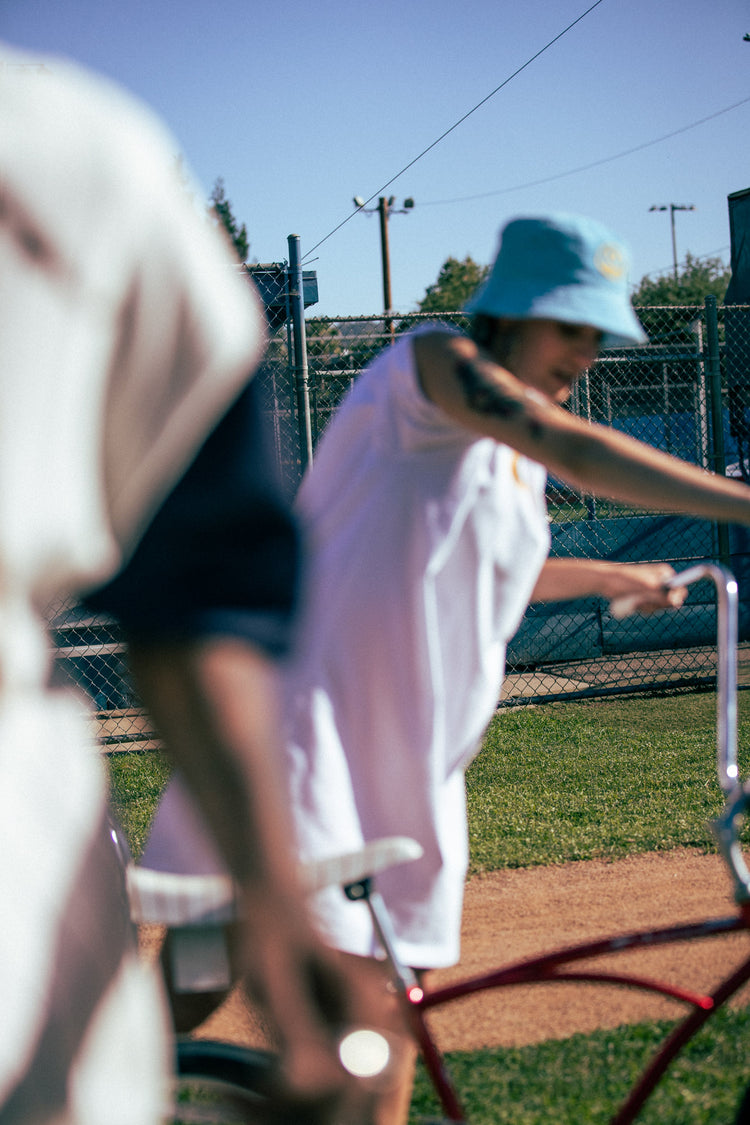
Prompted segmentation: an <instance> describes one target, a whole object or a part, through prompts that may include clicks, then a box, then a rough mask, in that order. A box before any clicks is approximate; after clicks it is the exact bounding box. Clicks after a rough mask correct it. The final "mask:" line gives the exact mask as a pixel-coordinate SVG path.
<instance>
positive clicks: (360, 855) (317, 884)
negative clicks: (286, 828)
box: [300, 836, 424, 892]
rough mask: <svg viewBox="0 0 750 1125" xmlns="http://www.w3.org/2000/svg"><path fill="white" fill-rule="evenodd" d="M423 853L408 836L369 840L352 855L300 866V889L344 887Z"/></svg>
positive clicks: (316, 889)
mask: <svg viewBox="0 0 750 1125" xmlns="http://www.w3.org/2000/svg"><path fill="white" fill-rule="evenodd" d="M423 851H424V849H423V848H422V845H421V844H418V843H417V841H416V840H412V839H411V838H410V837H409V836H385V837H383V838H382V839H379V840H370V841H369V842H368V843H366V844H363V845H362V847H361V848H357V849H356V851H351V852H345V853H344V854H343V855H334V856H330V857H329V858H326V859H316V860H310V861H308V862H306V863H304V864H303V865H302V869H301V872H300V875H301V880H302V885H303V887H304V889H305V890H306V891H309V892H313V891H320V890H322V889H323V887H329V886H332V885H333V884H334V883H338V884H339V885H340V886H342V887H345V886H347V885H348V884H349V883H359V882H361V880H362V879H366V878H368V877H371V876H375V875H379V874H380V872H381V871H386V870H387V869H388V868H389V867H396V866H397V865H398V864H400V863H410V862H412V860H415V859H419V858H420V856H421V855H422V854H423Z"/></svg>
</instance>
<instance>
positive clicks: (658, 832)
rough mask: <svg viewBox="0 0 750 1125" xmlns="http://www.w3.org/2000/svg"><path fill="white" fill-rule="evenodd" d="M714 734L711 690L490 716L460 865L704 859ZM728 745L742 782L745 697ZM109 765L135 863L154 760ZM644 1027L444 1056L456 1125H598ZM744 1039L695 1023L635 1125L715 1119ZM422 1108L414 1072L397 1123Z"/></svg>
mask: <svg viewBox="0 0 750 1125" xmlns="http://www.w3.org/2000/svg"><path fill="white" fill-rule="evenodd" d="M715 729H716V728H715V697H714V695H713V693H711V692H705V693H697V694H686V695H679V696H671V697H666V698H653V699H649V698H646V699H633V698H630V699H623V700H611V699H607V700H602V701H587V702H575V703H559V704H548V705H545V706H542V707H537V708H523V709H519V710H516V711H500V712H498V714H497V716H496V717H495V719H494V720H493V722H492V723H491V725H490V727H489V729H488V731H487V735H486V738H485V741H484V746H483V749H482V752H481V754H480V755H479V756H478V758H477V759H476V761H475V762H474V764H473V765H472V767H471V768H470V770H469V772H468V775H467V792H468V805H469V823H470V843H471V870H472V872H479V871H491V870H497V869H499V868H507V867H525V866H531V865H535V864H548V863H563V862H569V861H574V860H579V859H591V858H595V857H612V858H614V857H618V856H625V855H632V854H633V853H635V852H646V851H655V850H659V851H663V850H668V849H670V848H675V847H681V846H687V847H698V848H702V849H705V850H706V851H709V850H713V843H712V840H711V837H710V834H709V832H708V830H707V827H706V822H707V820H708V819H709V818H710V817H711V816H712V815H714V814H715V813H716V812H717V811H718V810H719V808H720V807H721V794H720V790H719V787H718V784H717V782H716V771H715V764H714V763H715ZM739 745H740V769H741V773H742V774H743V775H747V774H749V773H750V752H748V750H745V749H744V748H745V747H748V748H749V749H750V694H747V693H742V692H741V693H740V696H739ZM109 762H110V770H111V777H112V791H113V801H114V804H115V806H116V808H117V810H118V812H119V814H120V817H121V819H122V821H123V824H124V826H125V829H126V832H127V833H128V835H129V837H130V839H131V842H132V845H133V847H134V850H135V851H136V854H137V853H138V851H139V850H140V847H141V846H142V842H143V839H144V835H145V832H146V830H147V825H148V822H149V819H150V816H151V814H152V810H153V806H154V801H155V799H156V797H157V795H158V792H159V791H160V789H161V786H162V785H163V784H164V781H165V779H166V776H167V770H166V767H165V764H164V762H163V761H162V760H161V759H160V757H159V756H158V755H154V754H139V755H123V756H121V757H119V758H118V757H117V756H113V757H112V758H110V759H109ZM660 1033H661V1034H663V1027H661V1026H660V1025H657V1024H646V1025H638V1026H636V1027H628V1028H619V1029H617V1030H616V1031H614V1032H600V1033H597V1034H595V1035H586V1036H581V1035H577V1036H573V1037H572V1038H570V1039H567V1040H562V1041H550V1042H546V1043H542V1044H540V1045H537V1046H532V1047H524V1048H521V1049H514V1050H498V1051H481V1052H471V1053H470V1054H468V1055H457V1056H452V1057H451V1060H450V1063H451V1067H452V1068H454V1069H455V1071H456V1074H457V1075H458V1076H459V1081H458V1085H459V1088H460V1089H461V1091H462V1092H463V1094H464V1095H465V1097H466V1103H467V1106H468V1107H469V1109H470V1111H471V1112H470V1114H469V1116H470V1120H471V1122H472V1125H500V1123H502V1125H505V1123H508V1125H531V1123H536V1122H540V1123H541V1122H545V1123H549V1122H552V1121H554V1122H555V1123H556V1125H568V1123H569V1125H588V1123H592V1125H593V1123H598V1122H606V1121H607V1120H608V1116H609V1114H610V1113H611V1111H612V1108H613V1107H614V1105H615V1104H616V1102H617V1099H618V1097H621V1096H622V1095H623V1094H624V1092H625V1090H626V1089H627V1086H628V1082H629V1081H632V1077H633V1076H634V1074H635V1073H636V1072H637V1070H638V1066H639V1064H642V1063H643V1061H644V1059H645V1057H647V1055H648V1048H649V1046H650V1045H651V1044H652V1043H653V1042H654V1041H655V1039H656V1038H657V1037H658V1035H659V1034H660ZM749 1043H750V1013H748V1012H747V1011H739V1012H736V1011H733V1012H729V1013H725V1014H722V1016H721V1018H716V1019H715V1020H713V1021H711V1022H710V1024H709V1029H707V1031H706V1032H704V1033H703V1034H702V1035H701V1036H700V1038H699V1039H698V1040H697V1041H696V1043H695V1045H694V1046H693V1047H692V1048H691V1051H690V1053H689V1054H688V1055H686V1057H685V1058H684V1060H683V1061H682V1062H681V1063H680V1066H679V1068H678V1069H676V1070H675V1071H674V1073H673V1075H672V1077H671V1079H670V1081H668V1082H667V1083H665V1084H664V1086H663V1088H662V1089H660V1090H659V1091H658V1095H657V1096H655V1098H654V1100H653V1101H652V1103H651V1104H650V1106H649V1107H648V1109H647V1111H645V1112H644V1114H643V1116H642V1118H641V1119H640V1120H642V1121H643V1122H653V1123H654V1125H656V1123H658V1125H698V1123H705V1125H709V1123H710V1125H716V1123H724V1122H726V1123H727V1125H728V1123H729V1122H731V1121H732V1120H733V1117H734V1107H735V1106H736V1103H737V1099H738V1097H739V1092H740V1090H741V1089H743V1088H744V1086H745V1085H747V1084H748V1083H749V1082H750V1050H748V1044H749ZM479 1107H484V1108H479ZM488 1107H489V1108H488ZM435 1113H436V1108H435V1106H434V1104H432V1103H431V1101H430V1097H429V1096H428V1091H427V1087H426V1083H425V1081H424V1078H423V1076H418V1082H417V1090H416V1094H415V1100H414V1116H413V1121H414V1122H416V1121H418V1120H419V1115H420V1114H433V1115H434V1114H435Z"/></svg>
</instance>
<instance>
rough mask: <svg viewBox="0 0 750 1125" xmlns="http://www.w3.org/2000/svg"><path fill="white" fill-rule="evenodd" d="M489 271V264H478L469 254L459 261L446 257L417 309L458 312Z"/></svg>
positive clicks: (430, 311) (421, 310)
mask: <svg viewBox="0 0 750 1125" xmlns="http://www.w3.org/2000/svg"><path fill="white" fill-rule="evenodd" d="M488 272H489V266H479V265H477V263H476V262H475V261H474V259H473V258H472V257H471V256H467V257H466V258H464V260H463V261H462V262H459V260H458V259H457V258H448V259H447V260H446V261H445V262H444V263H443V265H442V267H441V269H440V273H439V274H438V278H437V281H436V282H435V284H434V285H429V286H428V287H427V290H426V292H425V295H424V297H423V298H422V300H421V301H420V302H419V311H420V312H427V313H434V312H458V311H459V310H460V309H462V308H463V307H464V305H465V304H466V302H467V301H468V299H469V297H471V295H472V293H474V291H475V290H476V289H477V288H478V286H479V285H480V284H481V282H482V281H484V279H485V277H486V276H487V274H488Z"/></svg>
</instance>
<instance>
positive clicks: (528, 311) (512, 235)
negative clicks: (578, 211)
mask: <svg viewBox="0 0 750 1125" xmlns="http://www.w3.org/2000/svg"><path fill="white" fill-rule="evenodd" d="M628 265H629V262H628V254H627V251H626V250H625V247H624V246H623V245H622V243H621V242H620V241H619V240H618V239H617V238H615V236H614V235H613V234H612V233H611V232H610V231H608V230H607V229H606V227H603V226H602V225H601V224H600V223H597V222H596V221H594V220H593V219H587V218H584V217H583V216H579V215H562V214H553V215H544V216H539V217H531V216H530V217H522V218H517V219H511V220H510V222H509V223H507V225H506V226H505V227H504V228H503V230H502V232H501V234H500V246H499V249H498V252H497V257H496V258H495V262H494V265H493V267H492V270H491V271H490V274H489V276H488V278H487V280H486V281H485V282H484V283H483V285H481V286H480V288H479V289H478V290H477V292H476V293H475V294H474V296H473V297H472V299H471V300H470V301H469V303H468V305H467V306H466V311H467V312H470V313H486V314H487V315H488V316H496V317H510V318H512V319H518V320H529V319H534V320H539V319H550V320H561V321H563V322H565V323H568V324H587V325H590V326H591V327H592V328H598V329H599V330H600V331H601V332H603V333H604V339H603V342H602V347H604V348H615V347H623V346H628V345H632V344H645V343H646V342H647V337H646V335H645V333H644V331H643V329H642V328H641V325H640V324H639V323H638V319H637V317H636V315H635V313H634V312H633V307H632V305H631V304H630V298H629V296H628Z"/></svg>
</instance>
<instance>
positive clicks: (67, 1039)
mask: <svg viewBox="0 0 750 1125" xmlns="http://www.w3.org/2000/svg"><path fill="white" fill-rule="evenodd" d="M175 164H176V161H175V148H174V146H173V143H172V141H171V139H170V138H168V137H167V136H166V134H164V133H163V132H162V128H161V126H160V125H159V124H158V123H157V122H155V121H154V120H153V119H152V118H151V116H150V114H149V113H148V112H147V111H146V110H145V109H144V108H143V107H141V106H139V105H137V104H135V103H134V102H133V101H132V100H131V99H130V98H129V97H128V96H126V95H124V94H123V93H122V92H120V91H119V90H117V89H115V88H114V87H112V86H111V85H110V84H109V83H107V82H106V81H104V80H101V79H98V78H95V77H93V76H91V75H88V74H86V73H85V72H83V71H81V70H80V69H79V68H77V67H76V66H74V65H73V64H71V63H67V62H65V61H62V60H57V59H44V60H43V62H42V63H40V61H39V60H38V59H37V58H33V59H32V58H27V57H25V56H24V55H23V54H21V53H18V52H15V51H14V50H13V49H11V48H7V47H4V46H3V47H0V622H1V627H0V753H1V754H2V773H1V777H2V783H1V784H0V794H1V797H0V801H1V802H2V806H1V807H2V812H1V815H0V833H1V844H0V856H1V857H2V858H0V901H2V904H3V912H4V919H5V921H4V925H3V927H2V937H1V938H0V966H2V968H1V969H0V973H1V974H2V985H1V987H0V995H1V996H2V1008H3V1031H4V1034H3V1037H2V1047H0V1120H2V1122H3V1125H14V1123H19V1125H42V1123H52V1122H54V1123H55V1125H62V1123H66V1125H68V1123H76V1125H78V1123H83V1122H85V1123H87V1125H102V1123H104V1122H106V1123H107V1125H153V1123H155V1122H156V1121H157V1120H160V1116H161V1110H162V1106H163V1104H164V1093H165V1082H166V1079H167V1072H168V1069H169V1066H170V1064H171V1049H170V1043H169V1037H168V1035H169V1033H168V1028H167V1022H166V1018H165V1009H164V1006H163V1003H162V999H161V994H160V993H159V992H158V990H157V988H156V987H155V985H156V976H155V974H153V973H151V972H150V971H149V969H148V968H147V967H146V966H144V965H142V964H141V963H140V962H139V961H138V959H137V956H136V948H135V943H134V934H133V932H132V928H131V926H130V923H129V918H128V911H127V903H126V901H125V896H124V887H123V882H122V873H121V871H119V869H118V867H117V864H116V863H115V861H114V855H113V852H112V848H111V842H110V841H109V838H108V834H107V831H106V820H105V808H106V798H107V782H106V774H105V771H104V767H103V763H102V759H101V755H100V752H99V751H98V749H97V747H96V746H94V745H93V744H92V739H91V734H90V730H89V725H88V719H87V715H86V705H85V703H84V702H83V700H82V698H81V697H80V696H79V695H78V694H77V693H74V692H72V691H71V690H67V689H64V688H62V687H59V686H55V685H54V683H53V681H54V676H53V667H52V666H53V660H52V658H51V651H50V644H49V641H48V639H47V635H46V630H45V607H47V606H48V605H49V604H50V603H51V602H53V601H56V602H57V603H58V604H59V602H60V600H61V599H71V598H81V597H82V596H85V595H86V594H92V593H93V592H94V591H95V590H97V589H98V590H99V592H98V593H97V594H96V595H95V596H94V597H93V599H92V601H91V604H92V605H94V606H95V607H97V608H98V609H101V610H104V611H107V612H112V613H114V614H115V615H117V616H118V617H119V619H120V620H121V622H122V624H123V626H124V628H125V630H126V633H127V635H128V639H129V642H130V659H131V663H132V667H133V671H134V675H135V678H136V683H137V686H138V688H139V690H140V693H141V695H142V697H143V699H144V700H145V701H146V703H147V705H148V706H149V707H150V708H151V711H152V714H153V717H154V719H155V722H156V724H157V728H158V730H159V732H160V734H161V735H162V737H163V740H164V743H165V746H166V748H167V749H168V751H169V752H170V753H171V754H172V756H173V757H174V760H175V761H176V762H178V763H179V765H180V766H181V769H182V771H183V775H184V777H185V778H186V779H187V782H188V784H189V786H190V788H191V790H192V793H193V794H194V796H195V799H196V801H197V804H198V806H199V807H200V809H201V810H202V812H203V814H204V816H205V819H206V821H207V822H208V824H209V825H210V827H211V830H212V832H213V834H214V836H215V839H216V841H217V843H218V847H219V849H220V851H221V853H222V855H223V858H224V861H225V863H226V865H227V867H228V869H229V871H230V872H231V873H232V875H233V876H234V878H235V880H236V882H237V884H238V887H239V893H240V898H241V901H242V902H243V905H244V915H245V922H244V941H245V945H244V947H243V948H244V960H245V969H246V971H247V974H248V980H249V985H250V987H251V989H253V990H254V991H255V992H256V993H257V994H259V996H260V998H261V1000H262V1002H263V1003H264V1005H265V1007H266V1010H267V1011H268V1013H269V1014H270V1018H271V1021H272V1023H273V1025H274V1026H275V1028H276V1031H277V1033H278V1036H279V1040H280V1042H281V1044H282V1048H283V1050H284V1056H285V1060H286V1073H287V1076H288V1080H289V1083H290V1088H291V1089H292V1090H293V1091H294V1093H295V1095H296V1096H298V1097H299V1098H300V1099H302V1100H306V1099H313V1100H315V1099H327V1098H329V1097H330V1099H331V1104H332V1105H333V1104H334V1102H335V1100H336V1098H337V1096H338V1094H339V1092H340V1089H341V1085H342V1081H343V1078H342V1072H341V1070H340V1068H339V1067H338V1065H337V1063H336V1062H335V1059H334V1055H333V1047H332V1039H333V1037H332V1034H331V1028H330V1027H329V1025H328V1020H329V1019H330V1018H333V1016H332V1012H334V1011H335V1012H336V1013H337V1014H336V1019H340V1018H341V1015H342V1012H343V1007H342V1003H343V1001H342V997H341V995H340V994H339V990H340V989H341V977H340V975H339V973H338V970H336V971H333V970H332V968H331V961H330V955H329V954H328V952H327V951H326V950H325V948H324V947H323V946H322V945H321V943H320V942H319V941H318V939H317V937H316V936H315V934H314V931H313V929H312V927H311V925H310V923H309V920H308V918H307V914H306V911H305V908H304V904H303V902H302V899H301V898H300V895H299V890H298V885H297V876H296V867H295V864H294V862H293V858H292V855H291V851H290V831H289V824H288V816H287V812H286V809H285V808H284V802H283V799H282V798H281V796H280V794H281V793H282V787H281V783H280V781H279V777H278V764H279V763H278V745H279V737H278V717H277V706H276V694H277V691H276V687H277V685H276V678H277V675H276V661H277V659H278V657H279V656H280V655H281V654H282V653H284V652H285V651H286V650H287V648H288V646H289V642H290V632H291V630H292V627H293V616H294V609H295V600H296V586H297V578H298V536H297V530H296V527H295V524H294V522H293V520H292V518H291V517H290V514H289V512H288V510H287V508H286V507H285V505H284V504H283V503H282V502H281V500H280V499H279V495H278V493H277V491H276V486H275V484H274V482H273V481H272V479H271V476H270V475H269V470H268V463H267V458H266V450H264V448H263V447H262V435H261V432H260V423H259V413H258V402H257V398H256V395H255V390H254V385H253V384H252V383H250V384H249V386H248V381H249V378H250V376H251V374H252V372H253V371H254V370H255V368H256V367H257V365H258V362H259V360H260V358H261V355H262V352H263V348H264V326H263V313H262V310H261V308H260V305H259V302H258V301H257V299H256V298H255V297H254V296H253V294H252V292H251V289H250V286H249V285H248V284H247V281H243V280H241V279H240V277H239V276H238V273H239V271H238V267H237V263H236V262H235V261H233V259H232V257H231V256H230V254H229V252H228V250H227V249H226V247H225V246H224V245H223V243H222V242H221V240H220V239H219V237H218V236H217V235H216V234H215V233H214V232H213V230H212V229H211V227H210V225H209V224H208V223H207V222H206V221H205V218H204V217H201V216H199V215H198V214H197V212H196V211H195V210H194V208H193V205H192V203H191V201H190V197H189V196H188V194H187V193H186V190H185V189H184V188H183V187H182V186H181V185H180V184H178V182H177V176H176V174H175ZM112 579H114V581H113V582H112V581H111V580H112ZM321 998H323V1000H325V1002H327V1003H328V1004H329V1006H330V1011H328V1012H327V1014H326V1015H324V1014H323V1012H322V1010H321ZM340 1001H341V1002H340ZM325 1119H326V1118H325V1117H322V1118H321V1120H325Z"/></svg>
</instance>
